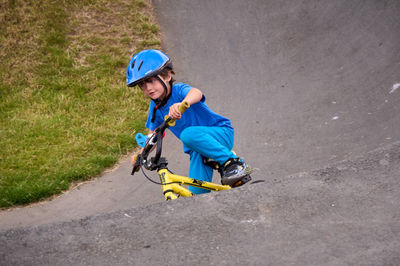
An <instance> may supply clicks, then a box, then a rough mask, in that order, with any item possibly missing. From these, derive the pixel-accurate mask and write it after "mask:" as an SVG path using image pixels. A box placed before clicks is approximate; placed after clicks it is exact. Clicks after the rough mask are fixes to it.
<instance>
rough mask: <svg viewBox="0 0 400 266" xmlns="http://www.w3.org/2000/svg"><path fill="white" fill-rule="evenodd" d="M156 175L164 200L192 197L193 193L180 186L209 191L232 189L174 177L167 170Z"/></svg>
mask: <svg viewBox="0 0 400 266" xmlns="http://www.w3.org/2000/svg"><path fill="white" fill-rule="evenodd" d="M158 175H159V176H160V180H161V184H162V190H163V194H164V197H165V200H173V199H177V198H178V197H179V196H182V197H190V196H193V193H192V192H190V191H189V189H187V188H185V187H183V186H182V185H189V186H193V187H198V188H203V189H207V190H211V191H220V190H228V189H231V188H232V187H231V186H228V185H219V184H215V183H212V182H206V181H201V180H197V179H194V178H189V177H186V176H180V175H175V174H172V173H171V172H169V171H168V169H160V170H158Z"/></svg>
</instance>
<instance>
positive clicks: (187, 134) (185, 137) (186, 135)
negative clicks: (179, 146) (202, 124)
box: [180, 127, 196, 146]
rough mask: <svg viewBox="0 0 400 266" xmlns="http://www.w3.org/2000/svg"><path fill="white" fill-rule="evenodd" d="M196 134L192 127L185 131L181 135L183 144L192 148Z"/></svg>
mask: <svg viewBox="0 0 400 266" xmlns="http://www.w3.org/2000/svg"><path fill="white" fill-rule="evenodd" d="M195 134H196V132H195V130H194V129H193V128H192V127H188V128H186V129H184V130H183V131H182V133H181V135H180V139H181V141H182V142H183V144H185V145H188V146H190V143H192V142H193V139H194V138H193V137H194V135H195Z"/></svg>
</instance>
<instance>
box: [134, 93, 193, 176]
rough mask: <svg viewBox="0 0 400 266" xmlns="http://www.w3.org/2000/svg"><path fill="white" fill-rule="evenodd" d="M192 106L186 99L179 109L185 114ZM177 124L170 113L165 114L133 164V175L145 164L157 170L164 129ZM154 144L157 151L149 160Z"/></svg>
mask: <svg viewBox="0 0 400 266" xmlns="http://www.w3.org/2000/svg"><path fill="white" fill-rule="evenodd" d="M189 107H190V104H189V103H188V102H186V101H184V102H182V103H181V104H180V105H179V107H178V109H179V112H180V113H181V114H183V113H184V112H185V111H186V110H187V109H188V108H189ZM173 126H175V119H173V118H171V117H169V116H168V115H166V116H165V118H164V122H163V123H162V124H161V125H160V126H159V127H158V128H156V129H155V130H154V133H153V135H152V136H151V137H150V138H149V139H148V141H147V143H146V146H145V147H144V148H143V151H142V153H141V154H139V155H137V157H136V160H135V165H134V166H133V169H132V175H133V174H134V173H135V172H137V171H139V169H140V166H142V165H143V166H144V167H145V168H146V169H148V170H155V169H156V167H157V165H158V161H159V159H160V157H161V152H162V141H163V134H164V131H165V130H166V129H167V128H169V127H173ZM154 145H157V151H156V155H155V156H154V157H152V158H151V159H150V162H148V161H147V157H148V155H149V153H150V151H151V150H152V148H153V147H154Z"/></svg>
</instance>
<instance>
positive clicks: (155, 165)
mask: <svg viewBox="0 0 400 266" xmlns="http://www.w3.org/2000/svg"><path fill="white" fill-rule="evenodd" d="M189 107H190V105H189V103H187V102H182V103H181V105H180V106H179V111H180V112H181V113H182V114H183V113H184V112H185V111H186V109H188V108H189ZM174 125H175V120H174V119H172V118H171V117H169V116H168V115H167V116H165V118H164V122H163V123H162V124H161V125H160V126H159V127H158V128H157V129H156V130H154V132H153V134H152V135H151V136H150V137H149V138H148V140H147V142H146V144H145V146H144V148H143V150H142V152H141V153H140V154H139V155H136V158H135V159H134V160H135V164H134V166H133V169H132V173H131V175H134V174H135V173H136V172H138V171H139V169H142V172H143V174H144V176H145V177H146V178H147V179H148V180H150V181H151V182H153V183H155V184H158V185H161V186H162V191H163V194H164V197H165V200H174V199H177V198H178V197H179V196H182V197H190V196H193V195H194V194H193V193H192V192H190V191H189V189H187V188H185V187H183V185H185V186H186V185H187V186H194V187H198V188H203V189H207V190H210V191H221V190H228V189H231V188H234V187H239V186H241V185H244V184H245V183H247V182H249V181H250V180H251V176H250V173H249V174H248V175H246V176H244V177H243V178H242V179H240V180H239V181H237V182H236V183H235V184H233V185H222V184H221V185H220V184H216V183H212V182H207V181H202V180H198V179H194V178H190V177H186V176H181V175H176V174H174V173H172V172H171V171H170V170H169V169H168V167H167V166H168V162H167V159H166V158H165V157H161V153H162V144H163V135H164V132H165V130H166V129H167V128H169V127H172V126H174ZM153 147H156V154H155V156H154V157H151V158H150V160H148V156H149V154H150V152H151V151H152V150H153ZM205 163H206V164H207V165H209V166H210V167H212V168H213V169H216V170H218V169H219V167H220V166H219V164H218V163H217V162H215V161H213V160H211V159H205ZM143 167H144V168H146V169H147V170H149V171H155V170H157V172H158V175H159V178H160V183H159V182H156V181H154V180H152V179H151V178H149V177H148V176H147V175H146V173H145V172H144V170H143Z"/></svg>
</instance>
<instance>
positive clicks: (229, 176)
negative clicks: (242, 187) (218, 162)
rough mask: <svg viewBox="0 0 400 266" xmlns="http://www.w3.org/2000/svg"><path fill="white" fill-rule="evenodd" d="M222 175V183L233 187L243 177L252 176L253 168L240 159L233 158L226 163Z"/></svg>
mask: <svg viewBox="0 0 400 266" xmlns="http://www.w3.org/2000/svg"><path fill="white" fill-rule="evenodd" d="M220 173H221V183H222V184H223V185H230V186H232V185H234V184H235V183H237V182H238V181H240V180H241V179H242V178H243V177H245V176H247V175H249V174H251V168H250V167H249V166H248V165H247V164H246V163H245V162H244V161H243V160H241V159H240V158H232V159H229V160H228V161H226V162H225V163H224V165H223V166H222V167H221V169H220Z"/></svg>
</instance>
